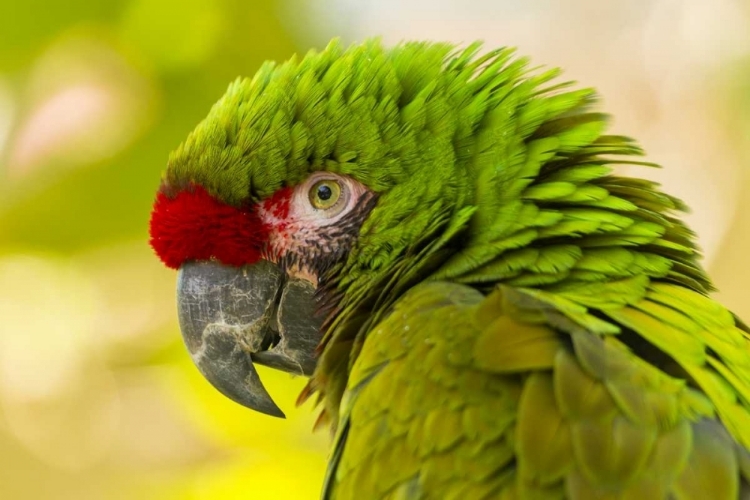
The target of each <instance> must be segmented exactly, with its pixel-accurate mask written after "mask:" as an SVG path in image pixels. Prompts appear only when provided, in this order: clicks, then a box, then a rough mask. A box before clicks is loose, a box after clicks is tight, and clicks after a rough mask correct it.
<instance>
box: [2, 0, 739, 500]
mask: <svg viewBox="0 0 750 500" xmlns="http://www.w3.org/2000/svg"><path fill="white" fill-rule="evenodd" d="M372 35H381V36H382V37H383V39H384V40H385V41H386V42H387V43H389V44H390V43H395V42H397V41H399V40H401V39H404V38H409V39H414V38H427V39H436V40H450V41H454V42H470V41H473V40H475V39H483V40H485V41H486V42H487V45H489V46H491V47H494V46H501V45H515V46H518V47H519V49H520V52H521V53H523V54H528V55H531V56H533V58H534V61H535V62H536V63H540V64H548V65H559V66H562V67H564V68H566V73H565V75H566V77H568V78H571V79H576V80H578V81H580V82H582V83H583V84H585V85H586V86H590V85H593V86H596V87H598V88H599V89H600V91H601V94H602V100H603V107H604V108H605V109H606V110H607V111H609V112H612V113H613V114H614V115H615V119H614V121H613V130H614V131H615V132H617V133H623V134H627V135H631V136H635V137H637V138H639V140H640V141H641V143H642V144H643V146H644V147H645V148H646V150H647V151H648V152H649V156H650V159H651V160H653V161H656V162H659V163H661V164H663V165H664V166H665V167H666V168H665V169H663V170H643V169H641V170H639V171H637V172H632V173H633V174H635V175H639V176H649V177H651V178H655V179H658V180H660V181H661V182H663V184H665V185H666V188H667V189H668V190H669V191H670V192H672V193H674V194H677V195H679V196H680V197H682V198H683V199H685V200H686V201H687V202H688V203H689V204H690V205H691V206H692V207H693V209H694V213H693V214H691V215H690V216H689V220H690V223H691V225H692V227H693V228H694V229H695V230H696V231H697V232H698V233H699V235H700V238H701V244H702V246H703V248H704V250H705V254H706V258H707V265H708V267H709V269H710V271H711V273H712V275H713V276H714V277H715V280H716V283H717V285H718V287H719V288H720V292H719V294H718V297H719V298H720V299H721V300H723V301H724V302H725V303H726V304H727V305H729V306H730V307H732V308H733V309H734V310H735V311H736V312H738V313H739V314H740V315H742V316H744V317H745V318H746V320H747V319H750V266H749V265H748V264H747V260H748V259H746V255H748V254H749V253H750V218H749V217H746V216H745V214H746V213H750V196H748V194H750V176H748V171H749V169H750V2H748V1H747V0H713V1H711V2H707V1H704V2H689V1H684V0H631V1H629V2H614V1H604V2H603V1H601V0H568V1H565V2H556V1H551V0H527V1H525V2H518V1H512V0H492V1H480V0H441V1H437V0H415V1H404V0H379V1H374V0H366V1H363V0H356V1H355V0H296V1H295V0H278V1H265V2H261V1H254V2H247V1H243V0H116V1H115V0H110V1H107V0H83V1H70V0H44V1H42V0H27V1H25V2H18V1H13V0H0V497H2V498H4V499H5V498H8V499H16V498H18V499H23V498H33V499H105V498H106V499H118V498H123V499H124V498H127V499H132V498H139V499H141V498H143V499H148V498H159V499H170V498H175V499H182V498H185V499H214V498H221V499H225V498H228V499H231V498H291V499H308V498H309V499H312V498H317V496H318V491H319V486H320V484H321V481H322V477H323V473H324V469H325V459H326V449H327V441H328V438H327V433H326V432H319V433H317V434H313V433H312V432H311V428H312V424H313V421H314V418H315V412H314V411H313V409H312V407H311V406H310V405H307V406H304V407H302V408H300V409H295V408H294V399H295V398H296V395H297V393H298V392H299V390H300V389H301V388H302V386H303V385H304V380H300V379H293V378H290V377H289V376H287V375H284V374H278V373H275V372H265V373H262V374H261V375H262V376H263V378H264V380H265V381H266V385H267V386H268V388H269V390H270V391H271V393H272V394H274V395H276V396H277V397H278V400H279V401H278V402H279V403H280V405H281V407H282V408H283V409H284V410H285V411H286V413H287V415H288V419H287V420H286V421H281V420H276V419H272V418H270V417H263V416H260V415H258V414H254V413H252V412H250V411H248V410H245V409H243V408H241V407H239V406H237V405H235V404H233V403H231V402H229V401H228V400H226V399H224V398H223V397H222V396H221V395H219V393H218V392H216V391H215V390H213V389H212V388H211V387H210V386H209V385H208V384H207V383H206V382H205V381H204V380H203V378H202V377H200V376H199V374H198V373H197V371H196V369H195V368H193V366H192V365H191V363H190V361H189V358H188V355H187V353H186V351H185V349H184V348H183V346H182V343H181V341H180V336H179V331H178V328H177V324H176V312H175V306H174V281H175V274H174V273H173V272H171V271H169V270H166V269H164V268H163V267H162V266H161V265H160V263H159V262H158V261H157V259H156V258H155V257H154V256H153V255H152V252H151V250H150V248H149V247H148V244H147V222H148V218H149V211H150V208H151V203H152V201H153V195H154V192H155V189H156V187H157V185H158V182H159V177H160V173H161V170H162V168H163V166H164V164H165V161H166V158H167V155H168V153H169V151H170V150H171V149H173V148H174V147H176V146H177V145H178V144H179V142H180V141H181V140H182V139H183V138H184V137H185V136H186V135H187V133H188V132H189V131H190V130H191V129H192V128H193V127H194V126H195V124H196V123H197V122H198V121H199V120H200V119H201V118H202V117H203V116H204V115H205V114H206V113H207V112H208V109H209V107H210V106H211V105H212V104H213V102H214V101H216V100H217V99H218V98H219V97H220V96H221V94H222V93H223V91H224V90H225V88H226V86H227V84H228V83H229V82H230V81H231V80H232V79H234V78H235V77H237V76H238V75H245V76H251V75H252V74H253V73H254V72H255V71H256V69H257V68H258V66H259V65H260V63H261V62H262V61H263V60H266V59H277V60H278V59H281V60H283V59H286V58H288V57H289V56H290V55H291V54H292V53H295V52H299V53H304V52H306V51H307V50H308V49H309V48H311V47H315V48H322V47H324V46H325V44H326V43H327V41H328V40H329V39H330V38H331V37H333V36H340V37H342V38H343V39H344V41H346V42H350V41H356V40H361V39H362V38H364V37H366V36H372Z"/></svg>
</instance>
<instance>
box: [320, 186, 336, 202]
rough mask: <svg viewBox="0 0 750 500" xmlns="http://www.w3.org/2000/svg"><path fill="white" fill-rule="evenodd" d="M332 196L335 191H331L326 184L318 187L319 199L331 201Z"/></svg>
mask: <svg viewBox="0 0 750 500" xmlns="http://www.w3.org/2000/svg"><path fill="white" fill-rule="evenodd" d="M331 196H333V191H331V188H330V187H328V186H326V185H325V184H324V185H322V186H318V198H320V199H321V200H323V201H327V200H330V199H331Z"/></svg>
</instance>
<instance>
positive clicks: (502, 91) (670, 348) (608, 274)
mask: <svg viewBox="0 0 750 500" xmlns="http://www.w3.org/2000/svg"><path fill="white" fill-rule="evenodd" d="M557 74H558V72H557V71H556V70H553V71H532V70H529V68H528V67H527V62H526V61H525V60H524V59H519V58H514V57H513V54H512V51H510V50H507V49H501V50H497V51H492V52H488V53H486V54H484V55H480V53H479V46H478V45H472V46H470V47H469V48H467V49H463V50H459V49H457V48H455V47H453V46H451V45H449V44H432V43H411V44H403V45H399V46H397V47H395V48H392V49H384V48H383V47H381V45H380V44H379V42H377V41H368V42H366V43H364V44H361V45H355V46H352V47H350V48H348V49H344V48H342V47H341V46H340V45H339V44H338V43H332V44H331V45H330V46H329V47H328V48H326V49H325V50H324V51H322V52H320V53H310V54H309V55H307V56H306V57H304V58H303V59H301V60H297V59H292V60H291V61H289V62H287V63H284V64H282V65H279V66H275V65H273V64H270V63H269V64H268V65H265V66H264V67H263V68H261V70H260V71H259V72H258V74H257V75H256V76H255V77H254V78H253V79H252V80H247V79H245V80H238V81H237V82H235V83H234V84H232V85H231V86H230V88H229V91H228V92H227V94H226V95H225V96H224V97H223V98H222V99H221V101H219V103H217V105H216V106H215V107H214V108H213V110H212V111H211V113H210V115H209V116H208V117H207V118H206V120H205V121H204V122H203V123H201V124H200V125H199V127H198V128H197V129H196V131H195V132H194V133H193V134H191V136H190V137H189V138H188V140H187V141H186V142H185V143H184V144H183V145H182V146H181V147H180V149H178V150H177V151H176V153H175V154H174V155H173V156H172V157H171V159H170V167H169V169H168V171H167V174H166V177H165V184H166V185H167V186H173V187H174V189H178V188H180V187H183V186H184V185H186V184H187V183H188V182H198V183H200V184H202V185H204V186H205V187H206V188H207V189H208V190H209V192H210V193H211V194H213V195H215V196H218V197H220V198H221V199H223V200H224V201H225V202H227V203H230V204H234V205H239V204H241V203H243V202H244V201H245V200H247V199H248V198H250V199H253V200H257V199H262V198H265V197H267V196H269V195H270V194H271V193H273V192H274V191H275V190H277V189H278V188H280V187H282V186H285V185H294V184H296V183H298V182H300V181H301V180H302V179H304V178H305V177H306V176H307V175H309V173H311V172H314V171H317V170H328V171H332V172H337V173H341V174H346V175H349V176H351V177H353V178H355V179H356V180H358V181H360V182H362V183H363V184H365V185H366V186H368V187H369V188H370V189H372V190H373V191H375V192H376V193H378V195H379V198H378V203H377V206H376V207H375V208H374V210H373V211H372V212H371V214H370V215H369V217H368V219H367V220H366V221H365V223H364V225H363V226H362V228H361V230H360V234H359V238H358V240H357V243H356V244H355V246H354V248H353V249H352V251H351V252H350V254H349V255H348V257H347V258H346V259H345V261H343V262H341V263H340V264H339V265H337V266H335V268H333V269H331V271H330V273H329V275H328V276H327V280H326V283H327V285H326V286H327V287H328V290H327V291H328V292H329V293H330V294H333V296H335V297H336V298H337V302H336V309H335V315H334V316H333V317H332V318H331V320H330V321H329V322H328V323H327V324H326V331H325V337H324V341H323V344H322V346H321V352H322V354H321V358H320V361H319V364H318V368H317V371H316V374H315V376H314V377H313V379H312V380H311V382H310V387H309V392H318V394H319V397H320V398H321V400H322V402H323V405H324V418H327V419H328V420H329V421H330V422H331V424H332V425H333V427H334V428H335V429H336V430H337V435H336V439H335V446H334V451H333V453H332V459H331V464H330V468H329V474H328V479H327V483H326V486H325V491H324V497H325V498H330V499H338V500H346V499H354V498H357V499H370V498H404V499H407V498H408V499H421V498H459V497H461V498H471V499H474V498H509V499H510V498H518V499H525V498H529V499H531V498H535V499H536V498H539V499H548V498H549V499H554V498H570V499H594V498H613V499H614V498H622V499H631V498H633V499H635V498H637V499H639V500H646V499H662V498H675V499H678V500H686V499H707V498H711V499H735V498H738V495H739V494H740V488H741V483H742V481H741V478H745V479H746V480H747V479H750V457H748V454H747V449H748V447H750V343H749V341H748V338H749V336H748V332H747V330H746V329H745V327H744V326H742V325H741V324H739V323H738V321H737V320H735V318H734V317H733V316H732V314H731V313H729V312H728V311H727V310H726V309H724V308H723V307H721V306H720V305H719V304H717V303H716V302H714V301H713V300H712V299H710V298H707V294H708V293H709V292H710V291H711V289H712V287H711V283H710V281H709V279H708V277H707V276H706V274H705V272H704V271H703V269H702V268H701V266H700V264H699V263H698V258H699V253H698V251H697V250H696V246H695V242H694V236H693V234H692V233H691V232H690V230H689V229H687V228H686V226H685V225H684V224H683V223H682V222H681V221H680V220H679V219H678V218H676V217H677V212H679V211H680V210H684V206H683V205H682V204H681V202H680V201H679V200H677V199H675V198H673V197H671V196H669V195H666V194H664V193H662V192H660V191H659V190H658V186H657V185H656V184H654V183H652V182H650V181H645V180H641V179H635V178H628V177H621V176H618V175H614V174H613V171H612V167H613V166H615V165H616V164H622V163H635V164H641V165H650V164H649V163H647V162H643V161H641V160H639V159H638V156H640V155H641V154H642V153H641V151H640V149H639V148H638V147H637V146H636V145H635V144H634V143H633V142H632V141H631V140H629V139H627V138H624V137H619V136H610V135H605V133H604V130H605V125H606V123H605V122H606V117H605V116H604V115H602V114H600V113H598V112H593V111H590V106H591V104H592V103H593V101H594V97H595V96H594V92H593V91H592V90H588V89H584V90H576V89H574V90H571V89H570V88H571V86H570V84H567V83H563V84H560V83H555V82H553V80H554V78H555V77H556V76H557Z"/></svg>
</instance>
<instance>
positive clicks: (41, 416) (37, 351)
mask: <svg viewBox="0 0 750 500" xmlns="http://www.w3.org/2000/svg"><path fill="white" fill-rule="evenodd" d="M0 284H2V285H0V318H3V325H4V329H3V331H2V333H1V334H0V408H1V409H2V412H3V414H4V416H5V420H6V422H7V424H8V429H9V431H10V432H11V434H12V435H13V436H14V437H15V438H16V439H17V440H18V441H19V442H21V443H22V444H23V445H24V446H25V447H26V448H27V449H28V450H29V451H30V452H31V453H33V454H34V455H36V456H37V458H38V459H40V460H42V461H44V462H45V463H48V464H50V465H52V466H54V467H61V468H65V469H73V470H75V469H80V468H83V467H87V466H89V465H90V464H92V463H94V462H96V461H98V460H100V459H102V458H103V457H104V456H105V454H106V452H107V451H108V449H109V447H110V444H111V441H112V439H111V438H112V433H113V430H114V428H115V427H116V425H117V419H118V418H119V399H118V395H117V388H116V385H115V383H114V381H113V379H112V375H111V373H110V372H109V370H108V369H107V368H106V367H105V366H104V365H103V364H102V362H101V361H100V360H99V359H97V356H96V350H97V348H96V342H95V341H94V334H95V332H94V330H93V322H92V318H93V317H94V312H95V311H96V309H97V307H98V299H97V297H96V294H95V293H94V289H93V287H92V286H91V283H90V280H89V279H88V277H87V276H86V275H85V274H83V273H81V272H80V271H79V270H77V269H76V268H75V267H73V266H71V265H70V264H69V263H67V262H64V261H61V260H51V259H45V258H43V257H35V256H27V255H11V256H6V257H4V258H2V259H0Z"/></svg>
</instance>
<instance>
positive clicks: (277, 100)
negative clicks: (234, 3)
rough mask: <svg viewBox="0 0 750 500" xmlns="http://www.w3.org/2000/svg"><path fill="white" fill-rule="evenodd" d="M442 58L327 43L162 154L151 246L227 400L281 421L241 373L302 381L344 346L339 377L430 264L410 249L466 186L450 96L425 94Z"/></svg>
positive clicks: (233, 91) (269, 69)
mask: <svg viewBox="0 0 750 500" xmlns="http://www.w3.org/2000/svg"><path fill="white" fill-rule="evenodd" d="M477 48H478V47H476V46H474V47H472V48H470V49H468V52H466V54H465V55H464V58H465V59H466V61H465V63H468V62H469V59H470V58H469V55H470V54H471V53H473V52H476V50H477ZM452 50H454V49H453V47H452V46H450V45H447V44H416V43H415V44H406V45H402V46H400V47H399V48H398V49H396V50H392V51H390V52H389V51H387V50H385V49H383V48H382V47H381V46H380V44H379V43H378V42H377V41H371V42H368V43H365V44H362V45H359V46H354V47H352V48H349V49H347V50H344V49H342V47H341V46H340V45H339V44H338V43H337V42H332V43H331V44H330V45H329V46H328V47H327V48H326V49H325V50H324V51H322V52H320V53H314V52H311V53H310V54H308V55H307V56H306V57H305V58H303V59H302V60H301V61H298V60H297V59H292V60H290V61H288V62H286V63H285V64H282V65H279V66H277V65H274V64H271V63H267V64H266V65H264V66H263V67H262V68H261V69H260V70H259V72H258V73H257V74H256V75H255V77H254V78H252V79H239V80H237V81H235V82H234V83H232V84H231V85H230V87H229V89H228V91H227V92H226V94H225V95H224V96H223V97H222V98H221V100H220V101H219V102H218V103H217V104H216V105H215V106H214V107H213V108H212V110H211V111H210V114H209V115H208V116H207V118H205V120H204V121H203V122H201V123H200V124H199V125H198V126H197V128H196V129H195V130H194V131H193V132H192V133H191V134H190V135H189V137H188V138H187V140H186V141H185V142H184V143H183V144H182V145H180V146H179V148H178V149H177V150H176V151H175V152H174V153H173V154H172V155H171V156H170V158H169V161H168V166H167V169H166V171H165V173H164V175H163V178H162V182H161V185H160V188H159V190H158V193H157V196H156V201H155V203H154V207H153V210H152V215H151V222H150V234H151V245H152V247H153V248H154V250H155V252H156V253H157V255H158V256H159V257H160V259H161V260H162V261H163V262H164V263H165V264H166V265H167V266H168V267H171V268H174V269H178V270H179V274H178V285H177V299H178V315H179V321H180V328H181V331H182V334H183V339H184V341H185V344H186V345H187V347H188V350H189V352H190V354H191V356H192V359H193V361H194V362H195V364H196V365H197V366H198V368H199V369H200V371H201V372H202V374H203V375H204V376H205V377H206V378H207V379H208V380H209V381H210V382H211V383H212V384H213V385H214V386H215V387H216V388H217V389H218V390H220V391H221V392H222V393H224V394H225V395H226V396H228V397H229V398H231V399H233V400H234V401H236V402H238V403H240V404H242V405H245V406H248V407H250V408H253V409H255V410H258V411H261V412H264V413H267V414H271V415H276V416H283V413H282V412H281V410H280V409H279V408H278V407H277V406H276V404H275V403H274V402H273V401H272V399H271V397H270V396H269V395H268V393H267V392H266V390H265V389H264V387H263V385H262V383H261V381H260V379H259V377H258V375H257V373H256V370H255V368H254V364H256V363H257V364H262V365H267V366H270V367H274V368H278V369H281V370H285V371H288V372H291V373H295V374H302V375H307V376H310V375H312V374H313V373H314V372H315V370H316V366H317V365H318V364H319V363H321V362H322V359H321V358H325V356H324V355H323V353H324V352H325V351H326V349H325V348H324V346H325V345H326V344H329V343H334V344H337V345H339V346H341V345H344V346H347V347H346V348H345V349H338V350H337V349H335V348H334V349H333V350H334V351H339V354H341V352H344V353H345V354H344V355H343V357H342V356H341V355H337V356H334V357H332V360H331V361H330V363H329V364H330V365H335V366H342V365H344V366H345V365H346V364H347V360H348V356H349V351H350V348H351V346H352V345H353V344H354V343H355V340H356V338H357V335H358V333H359V332H360V331H363V330H362V329H363V328H364V327H365V323H367V324H369V323H371V321H368V317H369V316H371V313H372V312H373V311H375V310H376V309H377V310H379V309H380V308H381V307H382V306H384V305H387V304H388V303H390V301H389V300H384V297H385V296H386V295H388V294H387V293H386V292H393V291H394V290H395V289H399V288H403V287H404V286H406V284H407V283H408V282H411V281H413V280H414V279H415V276H413V275H412V274H413V273H412V271H416V270H428V269H434V268H435V267H436V265H437V264H438V261H439V259H435V258H434V257H435V254H434V252H425V250H426V249H427V247H432V248H433V249H435V250H437V248H436V245H435V240H436V239H437V235H438V234H440V233H441V232H442V231H443V230H444V229H445V228H446V227H447V226H448V225H449V224H450V222H451V220H452V219H453V218H454V216H455V215H456V214H457V213H458V212H459V211H460V208H461V207H462V206H464V205H465V204H466V203H465V202H466V201H467V200H466V196H465V195H466V190H465V189H463V188H465V184H466V183H467V182H468V177H469V176H468V173H467V172H463V173H461V172H457V171H456V169H455V162H456V156H457V154H460V153H459V152H457V151H456V144H454V140H455V139H456V133H457V132H458V131H457V128H458V127H460V124H458V123H455V120H454V117H453V116H452V114H453V113H452V109H451V102H450V96H449V95H448V94H447V92H448V90H450V89H447V88H442V89H437V88H435V83H436V82H437V81H438V80H439V78H438V77H439V76H440V74H441V73H442V72H443V69H444V68H443V59H444V58H445V57H446V56H447V55H448V54H449V53H450V52H451V51H452ZM500 56H502V54H500V53H498V54H495V57H496V58H498V57H500ZM464 72H465V73H466V75H467V78H468V77H469V76H471V75H472V74H473V72H474V71H473V70H471V69H468V70H467V69H466V68H464ZM447 83H449V82H447V81H446V84H447ZM452 90H453V91H456V92H457V93H458V94H459V95H457V96H455V97H456V98H457V99H459V98H462V94H461V92H459V91H460V90H461V89H460V88H454V89H452ZM433 94H434V95H433ZM430 97H439V98H437V99H433V100H432V102H433V106H425V102H426V101H428V99H430ZM428 115H430V116H428ZM431 115H434V116H431ZM428 119H429V120H431V121H430V122H429V123H428V122H427V120H428ZM470 125H471V124H470V123H466V124H464V127H467V126H470ZM464 133H466V134H468V130H467V131H464ZM425 166H429V168H424V167H425ZM449 240H450V238H447V239H445V241H444V242H443V243H442V244H443V245H445V244H447V243H448V242H449ZM422 254H423V255H422ZM406 256H408V257H409V258H408V259H405V257H406ZM422 257H424V258H422ZM428 257H430V258H428ZM401 261H403V262H404V263H406V264H408V265H404V264H401V265H399V262H401ZM323 363H324V362H323ZM324 376H325V375H323V377H324ZM342 390H343V389H342Z"/></svg>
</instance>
